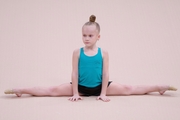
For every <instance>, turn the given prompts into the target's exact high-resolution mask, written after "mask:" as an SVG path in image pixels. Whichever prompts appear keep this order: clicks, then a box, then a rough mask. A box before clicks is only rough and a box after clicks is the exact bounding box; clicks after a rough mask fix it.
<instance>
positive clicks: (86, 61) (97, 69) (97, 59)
mask: <svg viewBox="0 0 180 120" xmlns="http://www.w3.org/2000/svg"><path fill="white" fill-rule="evenodd" d="M102 68H103V58H102V55H101V49H100V48H98V53H97V54H96V55H94V56H87V55H85V54H84V49H83V48H81V49H80V56H79V62H78V74H79V75H78V84H79V85H82V86H85V87H90V88H91V87H96V86H98V85H100V84H102Z"/></svg>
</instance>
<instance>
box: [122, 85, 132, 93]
mask: <svg viewBox="0 0 180 120" xmlns="http://www.w3.org/2000/svg"><path fill="white" fill-rule="evenodd" d="M124 89H125V91H126V92H125V93H126V95H131V94H132V93H133V87H132V86H130V85H127V86H125V87H124Z"/></svg>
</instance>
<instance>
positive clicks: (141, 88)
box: [107, 82, 177, 95]
mask: <svg viewBox="0 0 180 120" xmlns="http://www.w3.org/2000/svg"><path fill="white" fill-rule="evenodd" d="M166 90H173V91H176V90H177V89H176V88H173V87H170V86H167V85H151V86H150V85H136V86H130V85H121V84H118V83H114V82H112V83H111V84H110V85H109V87H108V88H107V95H143V94H147V93H150V92H159V93H160V94H161V95H163V94H164V92H165V91H166Z"/></svg>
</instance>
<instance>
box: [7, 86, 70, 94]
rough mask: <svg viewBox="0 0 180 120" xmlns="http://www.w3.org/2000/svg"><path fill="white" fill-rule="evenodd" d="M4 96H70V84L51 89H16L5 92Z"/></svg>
mask: <svg viewBox="0 0 180 120" xmlns="http://www.w3.org/2000/svg"><path fill="white" fill-rule="evenodd" d="M5 94H16V95H17V96H18V97H21V95H22V94H29V95H34V96H72V95H73V90H72V84H70V83H65V84H62V85H59V86H52V87H32V88H17V89H12V90H7V91H5Z"/></svg>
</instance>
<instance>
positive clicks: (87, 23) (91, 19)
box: [83, 15, 100, 32]
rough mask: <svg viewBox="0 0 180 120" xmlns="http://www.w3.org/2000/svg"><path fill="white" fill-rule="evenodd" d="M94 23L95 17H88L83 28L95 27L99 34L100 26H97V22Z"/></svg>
mask: <svg viewBox="0 0 180 120" xmlns="http://www.w3.org/2000/svg"><path fill="white" fill-rule="evenodd" d="M95 21H96V16H95V15H91V16H90V17H89V21H88V22H86V23H85V24H84V25H83V26H85V25H95V26H96V29H97V30H98V32H100V26H99V24H98V23H97V22H95Z"/></svg>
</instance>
